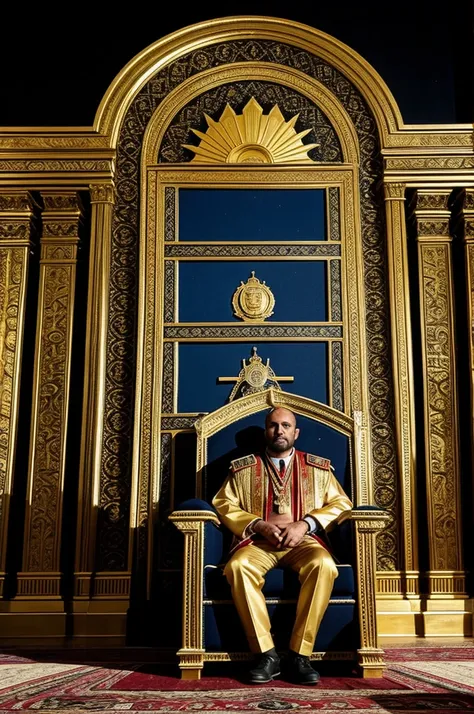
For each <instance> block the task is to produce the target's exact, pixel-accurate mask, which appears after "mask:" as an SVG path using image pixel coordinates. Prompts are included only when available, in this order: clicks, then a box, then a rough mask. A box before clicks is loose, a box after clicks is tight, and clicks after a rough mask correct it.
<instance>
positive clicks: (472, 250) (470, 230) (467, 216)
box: [461, 188, 474, 463]
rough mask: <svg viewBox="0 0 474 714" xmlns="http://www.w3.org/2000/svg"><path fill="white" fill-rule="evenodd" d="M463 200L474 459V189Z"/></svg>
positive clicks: (467, 192)
mask: <svg viewBox="0 0 474 714" xmlns="http://www.w3.org/2000/svg"><path fill="white" fill-rule="evenodd" d="M463 199H464V200H463V207H462V209H461V211H462V218H463V224H464V244H465V256H466V294H467V311H468V312H467V319H468V322H467V329H468V330H469V364H470V365H471V390H470V391H471V449H472V451H473V457H474V188H468V189H466V191H465V192H464V197H463ZM473 463H474V458H473Z"/></svg>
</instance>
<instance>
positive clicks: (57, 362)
mask: <svg viewBox="0 0 474 714" xmlns="http://www.w3.org/2000/svg"><path fill="white" fill-rule="evenodd" d="M42 198H43V201H44V210H43V231H42V237H41V259H40V277H39V296H38V318H37V332H36V350H35V367H34V382H33V400H32V404H33V406H32V421H31V441H30V457H29V467H28V486H27V508H26V514H25V541H24V542H25V546H24V551H23V568H22V572H20V573H18V595H17V599H18V600H21V599H28V600H31V599H34V600H37V599H39V600H41V599H45V600H58V599H59V597H60V578H61V573H60V545H61V529H62V499H63V491H64V477H65V460H66V435H67V414H68V401H69V376H70V365H71V343H72V328H73V310H74V293H75V282H76V262H77V257H76V255H77V244H78V241H79V223H80V218H81V211H82V207H81V203H80V199H79V196H78V194H77V193H76V192H75V191H66V190H62V191H58V190H57V189H54V190H44V191H43V192H42Z"/></svg>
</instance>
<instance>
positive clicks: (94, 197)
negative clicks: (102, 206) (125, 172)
mask: <svg viewBox="0 0 474 714" xmlns="http://www.w3.org/2000/svg"><path fill="white" fill-rule="evenodd" d="M89 191H90V196H91V203H115V186H114V184H113V183H91V184H90V185H89Z"/></svg>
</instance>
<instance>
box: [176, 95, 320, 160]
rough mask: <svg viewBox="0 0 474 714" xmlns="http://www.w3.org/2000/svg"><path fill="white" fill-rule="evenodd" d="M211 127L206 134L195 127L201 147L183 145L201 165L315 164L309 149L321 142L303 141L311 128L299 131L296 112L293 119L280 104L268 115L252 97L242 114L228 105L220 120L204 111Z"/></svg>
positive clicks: (194, 130)
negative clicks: (304, 142) (306, 142)
mask: <svg viewBox="0 0 474 714" xmlns="http://www.w3.org/2000/svg"><path fill="white" fill-rule="evenodd" d="M204 116H205V117H206V121H207V123H208V129H207V131H206V132H205V133H204V132H202V131H198V130H197V129H191V131H193V132H194V133H195V134H196V136H198V137H199V138H200V139H201V142H200V143H199V145H198V146H192V145H191V144H183V146H184V148H186V149H190V150H191V151H193V152H194V154H195V156H194V158H193V159H192V160H191V162H192V163H198V164H314V163H316V162H315V161H313V160H312V159H310V158H309V156H308V151H310V150H311V149H314V148H315V147H316V146H319V144H303V141H302V139H303V137H305V136H306V135H307V134H309V132H310V131H311V129H305V131H300V133H299V134H297V133H296V131H295V129H294V126H295V124H296V121H297V119H298V117H299V114H296V115H295V116H294V117H292V118H291V119H290V120H289V121H285V117H284V116H283V114H282V113H281V111H280V108H279V107H278V105H277V104H275V106H274V107H273V108H272V109H271V111H270V112H269V113H268V114H264V113H263V109H262V107H261V106H260V104H259V103H258V102H257V100H256V99H255V98H254V97H252V98H251V99H250V100H249V101H248V102H247V104H246V105H245V107H244V109H243V111H242V114H236V113H235V112H234V110H233V109H232V107H231V106H230V105H229V104H227V106H226V108H225V109H224V111H223V112H222V115H221V118H220V119H219V121H214V119H211V117H210V116H208V115H207V114H204Z"/></svg>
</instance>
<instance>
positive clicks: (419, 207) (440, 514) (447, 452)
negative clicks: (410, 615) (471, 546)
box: [414, 189, 467, 623]
mask: <svg viewBox="0 0 474 714" xmlns="http://www.w3.org/2000/svg"><path fill="white" fill-rule="evenodd" d="M450 195H451V191H450V190H449V189H437V190H419V191H417V195H416V206H415V210H414V215H415V220H416V229H417V242H418V271H419V285H420V287H419V290H420V310H421V343H422V359H423V385H424V422H425V424H424V426H425V445H426V446H425V456H426V494H427V515H428V536H429V538H428V542H429V571H428V573H427V576H428V599H429V600H445V601H447V600H453V599H460V598H466V597H467V595H466V584H465V573H464V567H463V555H462V530H461V503H460V472H459V446H458V438H459V437H458V424H457V419H458V417H457V400H456V352H455V344H454V315H453V278H452V255H451V236H450V216H451V212H450V208H449V205H448V202H449V199H450ZM428 610H432V606H431V605H428ZM425 619H426V618H425ZM426 623H428V619H426Z"/></svg>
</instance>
